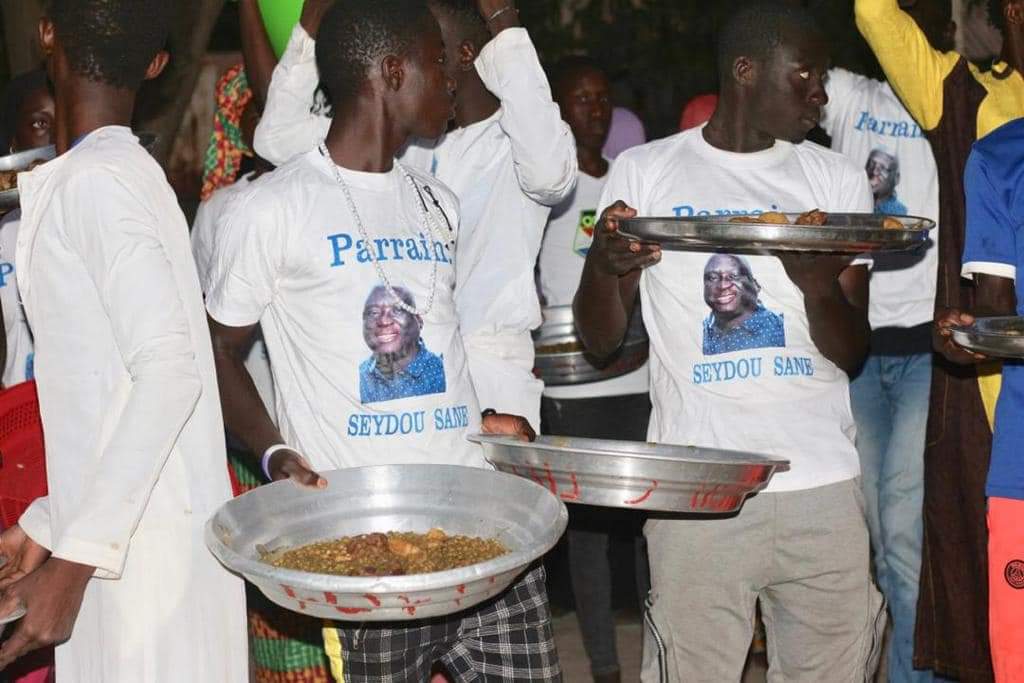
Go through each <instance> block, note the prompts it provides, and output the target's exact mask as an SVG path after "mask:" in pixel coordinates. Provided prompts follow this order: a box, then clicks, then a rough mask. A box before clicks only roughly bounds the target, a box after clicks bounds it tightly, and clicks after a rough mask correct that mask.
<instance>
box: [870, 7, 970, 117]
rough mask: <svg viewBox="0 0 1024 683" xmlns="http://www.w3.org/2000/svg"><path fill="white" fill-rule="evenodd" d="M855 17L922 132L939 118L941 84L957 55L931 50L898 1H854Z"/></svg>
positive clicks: (940, 115)
mask: <svg viewBox="0 0 1024 683" xmlns="http://www.w3.org/2000/svg"><path fill="white" fill-rule="evenodd" d="M854 15H855V17H856V21H857V28H859V29H860V32H861V34H863V36H864V38H865V40H867V42H868V45H870V46H871V49H872V51H874V53H875V57H877V58H878V62H879V63H880V64H881V65H882V68H883V69H884V70H885V75H886V78H888V80H889V83H890V84H891V85H892V87H893V90H895V91H896V94H897V95H899V96H900V99H901V100H903V104H904V106H906V108H907V110H908V111H909V112H910V115H911V116H913V117H914V119H915V120H916V121H917V122H918V124H919V125H920V126H921V127H922V128H923V129H925V130H932V129H933V128H935V127H936V126H937V125H939V121H940V120H941V118H942V108H943V102H942V83H943V81H944V80H945V79H946V76H948V75H949V72H950V71H952V70H953V67H954V66H956V63H957V61H959V59H960V55H958V54H956V53H955V52H940V51H938V50H936V49H935V48H933V47H932V46H931V44H930V43H929V42H928V38H927V37H925V34H924V32H923V31H922V30H921V29H920V27H918V25H917V23H916V22H915V21H914V19H913V18H912V17H911V16H910V15H909V14H907V13H906V12H904V11H903V10H902V9H900V6H899V0H856V1H855V3H854Z"/></svg>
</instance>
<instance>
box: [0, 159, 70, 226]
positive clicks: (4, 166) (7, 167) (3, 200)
mask: <svg viewBox="0 0 1024 683" xmlns="http://www.w3.org/2000/svg"><path fill="white" fill-rule="evenodd" d="M56 155H57V150H56V148H55V147H54V146H53V145H50V146H49V147H36V148H35V149H28V150H25V151H24V152H18V153H17V154H9V155H7V156H5V157H0V171H24V170H26V169H27V168H28V167H29V165H30V164H31V163H32V162H33V161H49V160H50V159H53V158H54V157H55V156H56ZM18 197H19V195H18V188H17V187H14V188H11V189H10V190H4V191H2V192H0V211H7V210H9V209H16V208H18V203H19V199H18Z"/></svg>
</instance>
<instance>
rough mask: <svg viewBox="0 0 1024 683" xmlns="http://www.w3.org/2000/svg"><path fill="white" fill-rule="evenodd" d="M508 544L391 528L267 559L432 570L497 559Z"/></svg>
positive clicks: (338, 569) (401, 572) (388, 572)
mask: <svg viewBox="0 0 1024 683" xmlns="http://www.w3.org/2000/svg"><path fill="white" fill-rule="evenodd" d="M507 553H508V548H506V547H505V546H504V545H502V544H501V542H500V541H498V540H496V539H493V538H478V537H475V536H458V535H455V536H449V535H448V534H447V533H445V532H444V531H443V530H442V529H431V530H430V531H428V532H427V533H425V534H421V533H413V532H398V531H389V532H387V533H371V534H362V535H359V536H344V537H342V538H338V539H335V540H328V541H319V542H316V543H310V544H307V545H302V546H299V547H296V548H287V549H282V550H277V551H274V552H272V553H266V554H265V555H264V556H263V557H262V560H263V561H264V562H266V563H267V564H270V565H273V566H275V567H280V568H283V569H295V570H298V571H304V572H310V573H313V574H332V575H336V576H405V575H409V574H428V573H431V572H442V571H448V570H450V569H458V568H459V567H468V566H469V565H472V564H477V563H479V562H486V561H487V560H493V559H494V558H496V557H500V556H502V555H505V554H507Z"/></svg>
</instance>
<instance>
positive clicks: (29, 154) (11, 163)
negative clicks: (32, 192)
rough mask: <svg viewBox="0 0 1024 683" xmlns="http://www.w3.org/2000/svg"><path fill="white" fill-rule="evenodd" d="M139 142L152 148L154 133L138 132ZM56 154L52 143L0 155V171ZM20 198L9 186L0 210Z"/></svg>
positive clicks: (20, 167)
mask: <svg viewBox="0 0 1024 683" xmlns="http://www.w3.org/2000/svg"><path fill="white" fill-rule="evenodd" d="M137 135H138V136H139V144H141V145H142V146H143V147H145V148H146V149H147V150H152V148H153V144H154V143H155V142H156V135H154V134H153V133H138V134H137ZM56 156H57V148H56V147H54V146H53V145H49V146H48V147H36V148H35V149H28V150H25V151H24V152H18V153H17V154H9V155H8V156H5V157H0V171H25V170H27V169H28V167H29V165H30V164H31V163H32V162H33V161H40V160H41V161H50V160H51V159H54V158H55V157H56ZM20 203H21V199H20V195H19V194H18V188H16V187H15V188H11V189H10V190H4V191H3V192H0V212H4V211H9V210H11V209H17V208H18V206H20Z"/></svg>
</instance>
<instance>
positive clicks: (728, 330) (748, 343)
mask: <svg viewBox="0 0 1024 683" xmlns="http://www.w3.org/2000/svg"><path fill="white" fill-rule="evenodd" d="M703 280H704V303H706V304H707V305H708V307H709V308H710V309H711V313H710V314H709V315H708V317H707V318H706V319H705V320H704V344H703V350H704V355H705V356H713V355H716V354H720V353H731V352H733V351H745V350H747V349H763V348H769V347H784V346H785V345H786V327H785V324H784V320H783V316H782V314H781V313H773V312H772V311H769V310H768V309H767V308H765V306H764V304H762V303H761V298H760V297H761V285H760V284H758V282H757V280H756V279H755V278H754V272H753V270H751V267H750V262H749V261H747V259H745V258H743V257H742V256H736V255H733V254H715V255H713V256H712V257H711V258H709V259H708V262H707V264H706V265H705V266H704V274H703Z"/></svg>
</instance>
